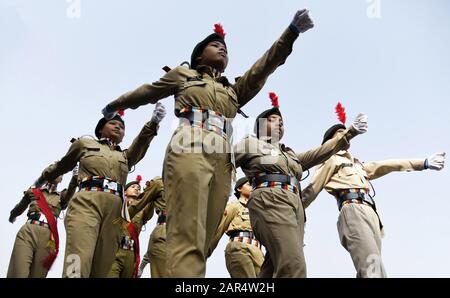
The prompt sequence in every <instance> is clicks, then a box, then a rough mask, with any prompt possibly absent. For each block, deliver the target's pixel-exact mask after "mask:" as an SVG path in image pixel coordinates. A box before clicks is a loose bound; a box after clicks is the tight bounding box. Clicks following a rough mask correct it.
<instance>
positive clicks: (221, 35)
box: [214, 24, 226, 39]
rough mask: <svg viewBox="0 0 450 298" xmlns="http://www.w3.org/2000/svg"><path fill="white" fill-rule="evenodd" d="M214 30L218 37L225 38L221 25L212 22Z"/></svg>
mask: <svg viewBox="0 0 450 298" xmlns="http://www.w3.org/2000/svg"><path fill="white" fill-rule="evenodd" d="M214 32H216V33H217V35H219V36H220V37H222V38H223V39H225V34H226V33H225V32H224V31H223V27H222V25H220V24H214Z"/></svg>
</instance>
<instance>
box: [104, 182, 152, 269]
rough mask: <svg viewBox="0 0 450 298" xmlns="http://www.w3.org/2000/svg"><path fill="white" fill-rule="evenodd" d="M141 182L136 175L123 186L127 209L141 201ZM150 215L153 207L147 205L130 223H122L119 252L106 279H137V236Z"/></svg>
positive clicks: (138, 256)
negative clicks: (133, 179)
mask: <svg viewBox="0 0 450 298" xmlns="http://www.w3.org/2000/svg"><path fill="white" fill-rule="evenodd" d="M141 180H142V177H141V176H140V175H138V176H137V177H136V180H135V181H131V182H129V183H128V184H127V185H126V186H125V199H126V200H127V208H129V207H130V206H132V205H136V204H137V202H139V200H140V199H141V196H140V194H141V185H140V183H141ZM152 215H153V207H152V205H150V204H147V205H145V207H144V208H143V209H142V210H140V211H139V212H137V213H136V215H134V216H133V217H132V220H131V222H127V221H122V235H121V238H120V245H119V250H118V251H117V253H116V259H115V260H114V263H113V265H112V268H111V271H110V272H109V275H108V277H110V278H132V277H137V270H138V268H139V261H140V245H139V234H140V233H141V230H142V227H143V226H144V225H145V224H146V223H147V222H148V221H149V220H150V219H151V218H152ZM130 217H131V216H130Z"/></svg>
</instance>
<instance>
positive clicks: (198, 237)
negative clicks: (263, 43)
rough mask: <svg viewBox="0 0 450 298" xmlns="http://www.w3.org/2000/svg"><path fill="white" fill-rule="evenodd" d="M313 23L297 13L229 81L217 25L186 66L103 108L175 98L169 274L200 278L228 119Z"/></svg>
mask: <svg viewBox="0 0 450 298" xmlns="http://www.w3.org/2000/svg"><path fill="white" fill-rule="evenodd" d="M312 27H313V24H312V21H311V20H310V18H309V16H308V11H307V10H301V11H298V12H297V13H296V15H295V16H294V19H293V21H292V23H291V25H290V26H289V28H287V29H286V30H285V31H284V32H283V34H282V35H281V37H280V38H279V39H278V40H277V41H276V42H275V43H274V44H273V45H272V47H271V48H270V49H269V50H268V51H267V52H266V53H265V54H264V55H263V56H262V57H261V58H260V59H259V60H258V61H256V63H255V64H254V65H253V66H252V67H251V68H250V69H249V70H248V71H247V72H246V73H245V74H244V75H243V76H242V77H240V79H238V80H237V82H236V84H234V85H231V84H230V83H229V81H228V80H227V78H226V77H224V76H222V73H223V72H224V71H225V68H226V66H227V64H228V54H227V48H226V44H225V40H224V36H225V33H224V32H223V29H222V28H221V27H220V26H219V25H217V26H216V30H215V31H216V33H213V34H211V35H209V36H208V37H206V38H205V39H204V40H203V41H201V42H200V43H199V44H197V46H196V47H195V48H194V51H193V53H192V55H191V65H190V66H191V68H186V67H183V66H179V67H176V68H175V69H173V70H170V71H168V72H167V74H166V75H165V76H164V77H163V78H161V79H160V80H159V81H156V82H154V83H153V84H145V85H142V86H141V87H139V88H137V89H136V90H134V91H131V92H128V93H126V94H124V95H122V96H121V97H119V98H118V99H117V100H115V101H113V102H111V103H110V104H108V105H107V106H106V107H105V108H104V109H103V113H104V115H105V117H106V118H110V117H112V116H114V114H115V111H117V110H119V109H125V108H134V109H135V108H138V107H139V106H141V105H145V104H149V103H156V102H158V100H160V99H162V98H165V97H168V96H171V95H174V96H175V115H176V116H177V117H179V118H180V126H179V127H178V129H176V131H175V132H174V135H173V136H172V140H171V142H170V144H169V145H168V147H167V150H166V156H165V159H164V167H163V180H164V185H165V189H166V201H167V210H168V214H167V247H168V257H167V260H168V264H167V266H168V275H169V276H170V277H204V276H205V272H206V254H207V252H208V249H209V244H210V242H211V239H212V237H213V235H214V232H215V231H216V228H217V226H218V224H219V222H220V219H221V215H222V213H223V211H224V209H225V206H226V202H227V200H228V196H229V192H230V190H231V173H232V168H233V166H232V157H231V154H229V153H228V152H229V151H230V144H229V142H230V137H231V131H230V129H229V128H230V127H231V120H232V119H233V118H234V117H235V116H236V113H237V112H238V110H239V109H240V108H241V107H243V106H244V105H245V104H246V103H247V102H249V101H250V100H251V99H252V98H253V97H254V96H255V95H256V94H257V93H258V92H259V91H260V90H261V88H262V87H263V86H264V84H265V82H266V80H267V78H268V77H269V75H270V74H272V73H273V72H274V71H275V70H276V69H277V68H278V66H280V65H282V64H283V63H284V62H285V61H286V59H287V57H288V56H289V54H290V53H291V52H292V46H293V44H294V42H295V40H296V39H297V37H298V35H299V34H300V33H302V32H305V31H307V30H308V29H310V28H312Z"/></svg>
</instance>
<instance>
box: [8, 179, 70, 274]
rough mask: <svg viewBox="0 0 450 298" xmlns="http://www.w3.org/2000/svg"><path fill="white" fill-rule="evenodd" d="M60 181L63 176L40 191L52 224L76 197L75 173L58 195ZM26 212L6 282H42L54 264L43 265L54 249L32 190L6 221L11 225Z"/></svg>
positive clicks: (47, 227) (44, 218)
mask: <svg viewBox="0 0 450 298" xmlns="http://www.w3.org/2000/svg"><path fill="white" fill-rule="evenodd" d="M61 180H62V176H60V177H58V178H56V179H55V181H52V182H51V183H48V184H47V185H45V186H44V187H43V188H41V190H42V193H43V195H44V197H45V200H46V201H47V205H48V206H49V207H50V208H51V211H52V213H53V216H54V217H55V220H57V219H58V217H59V215H60V213H61V210H65V209H66V208H67V204H68V203H69V200H70V199H71V197H72V196H73V194H74V193H75V190H76V187H77V171H76V170H74V175H73V176H72V179H71V181H70V183H69V188H68V189H67V190H63V191H62V192H61V193H59V192H57V191H56V188H57V186H58V184H59V183H60V182H61ZM27 208H28V213H27V216H28V220H27V222H26V224H24V225H23V226H22V228H20V230H19V232H18V233H17V236H16V241H15V242H14V249H13V251H12V254H11V260H10V262H9V268H8V274H7V277H8V278H29V277H31V278H44V277H46V276H47V273H48V271H49V269H50V267H51V265H52V263H53V262H52V261H50V263H48V264H46V263H47V262H46V261H45V260H46V259H47V258H48V257H49V255H50V253H51V251H52V250H53V249H55V247H54V245H55V244H54V242H55V240H54V239H52V238H51V236H52V235H51V231H50V227H49V224H48V221H47V219H46V216H45V215H44V214H43V212H42V210H41V208H40V207H39V205H38V202H37V198H36V197H35V195H34V193H33V191H32V189H29V190H27V191H26V192H24V196H23V198H22V200H21V201H20V202H19V203H18V204H17V205H16V206H15V207H14V209H12V210H11V215H10V217H9V221H10V222H11V223H13V222H14V221H15V219H16V217H17V216H20V215H21V214H22V213H23V212H24V211H25V210H26V209H27ZM49 246H50V247H49ZM55 257H56V256H55Z"/></svg>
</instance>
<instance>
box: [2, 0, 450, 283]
mask: <svg viewBox="0 0 450 298" xmlns="http://www.w3.org/2000/svg"><path fill="white" fill-rule="evenodd" d="M214 3H216V2H214ZM217 3H220V4H213V2H211V1H172V0H166V1H106V0H97V1H89V0H81V15H80V17H79V18H70V17H68V15H67V9H68V7H69V6H70V5H71V4H70V3H69V2H67V1H65V0H52V1H30V0H29V1H23V0H14V1H12V0H0V37H1V39H0V40H1V42H0V111H1V117H0V123H1V127H2V131H3V134H2V145H1V146H0V156H2V163H1V171H0V181H1V186H2V187H0V197H1V198H2V201H3V204H2V206H3V207H2V208H1V209H0V218H1V219H2V223H3V224H2V225H1V226H0V239H2V245H1V249H0V276H6V272H7V268H8V263H9V258H10V254H11V251H12V247H13V243H14V239H15V236H16V233H17V231H18V230H19V229H20V227H21V225H22V224H23V223H24V221H25V220H26V215H25V214H24V215H22V216H21V217H19V218H18V219H17V221H16V223H15V224H14V225H11V224H10V223H8V221H7V220H8V216H9V211H10V210H11V209H12V208H13V206H14V205H15V204H16V203H17V202H18V201H19V200H20V199H21V196H22V192H23V191H24V190H26V189H27V188H28V187H29V186H30V185H31V184H32V183H33V181H34V180H35V179H36V178H37V177H38V176H39V174H40V173H41V171H42V170H43V169H44V167H45V166H47V165H48V164H49V163H51V162H53V161H55V160H57V159H59V158H61V157H62V156H63V155H64V154H65V152H66V151H67V149H68V147H69V146H70V143H69V141H70V139H71V138H72V137H78V136H81V135H84V134H93V130H94V127H95V125H96V123H97V121H98V119H99V118H100V116H101V115H100V110H101V108H102V107H103V106H104V105H105V104H106V103H108V102H109V101H111V100H113V99H115V98H117V97H118V96H119V95H121V94H123V93H125V92H127V91H129V90H132V89H134V88H136V87H138V86H140V85H141V84H142V83H146V82H152V81H155V80H156V79H158V78H160V77H161V76H162V75H163V71H162V70H161V67H163V66H164V65H169V66H171V67H174V66H176V65H178V64H180V63H181V62H182V61H185V60H189V58H190V54H191V51H192V49H193V47H194V46H195V44H196V43H197V42H198V41H200V40H201V39H203V38H204V37H205V36H207V35H208V34H210V33H211V32H212V28H213V24H214V23H217V22H220V23H222V25H223V26H224V29H225V32H227V36H226V41H227V45H228V49H229V55H230V63H229V66H228V69H227V71H226V73H225V74H226V75H227V76H228V77H229V78H230V80H233V79H234V77H236V76H239V75H241V74H243V72H244V71H246V70H247V69H248V67H250V66H251V64H252V63H253V62H255V61H256V59H257V58H259V57H260V56H261V55H262V54H263V53H264V51H265V50H266V49H268V47H269V46H270V45H271V44H272V42H273V41H275V39H276V38H278V37H279V35H280V34H281V32H282V31H283V30H284V29H285V28H286V27H287V26H288V25H289V22H290V21H291V18H292V16H293V15H294V13H295V11H296V10H297V9H300V8H303V7H308V8H309V9H310V11H311V16H312V18H313V20H314V23H315V28H314V29H313V30H311V31H309V32H307V33H305V34H304V35H301V36H300V38H299V39H298V40H297V42H296V44H295V46H294V51H293V53H292V55H291V56H290V57H289V59H288V60H287V63H286V64H285V65H284V66H282V67H281V68H279V69H278V70H277V71H276V73H275V74H274V75H272V76H271V77H270V78H269V80H268V82H267V84H266V86H265V87H264V88H263V90H262V91H261V92H260V94H259V95H258V96H257V97H256V98H255V99H254V100H253V101H251V102H250V103H249V104H248V105H247V106H245V107H244V111H245V112H246V113H247V114H249V115H252V116H256V115H257V114H259V113H260V112H261V111H262V110H264V109H266V108H268V107H269V106H270V102H269V99H268V97H267V94H268V92H269V91H276V92H277V93H278V95H279V98H280V105H281V109H282V112H283V115H284V121H285V125H286V134H285V138H284V140H283V142H284V143H286V144H287V145H289V146H290V147H292V148H294V149H295V150H297V151H305V150H308V149H310V148H313V147H315V146H318V145H320V142H321V139H322V135H323V133H324V131H325V130H326V129H327V128H328V127H329V126H330V125H332V124H334V123H336V122H337V119H336V117H335V114H334V106H335V105H336V103H337V102H338V101H342V103H343V104H344V106H345V107H346V109H347V113H348V118H349V122H351V121H352V120H353V118H354V117H355V116H356V114H357V113H358V112H361V111H362V112H366V113H367V114H368V115H369V132H368V133H367V134H366V135H363V136H361V137H358V138H357V139H355V140H354V141H353V142H352V148H351V152H352V153H353V154H354V155H355V156H356V157H358V158H360V159H361V160H363V161H372V160H383V159H390V158H425V157H428V156H429V155H431V154H433V153H435V152H439V151H447V152H449V151H450V150H449V148H450V140H449V132H450V120H449V107H450V105H449V103H448V102H449V101H448V100H449V95H450V58H449V53H450V18H449V13H450V2H448V1H445V0H441V1H439V0H433V1H425V0H416V1H406V0H398V1H386V0H381V2H380V3H381V11H380V14H381V15H380V18H373V15H370V14H369V15H368V12H367V10H368V7H369V6H370V5H371V4H370V3H368V2H367V1H365V0H349V1H331V0H320V1H317V0H315V1H266V0H247V1H239V2H238V1H222V2H217ZM370 16H372V18H371V17H370ZM163 103H164V104H165V105H166V107H167V108H168V110H169V111H170V113H168V116H167V117H166V118H165V119H164V121H163V123H162V125H161V130H160V132H159V135H158V136H157V137H156V138H155V139H154V141H153V142H152V144H151V147H150V150H149V152H148V154H147V156H146V157H145V159H144V160H143V161H142V162H141V163H140V164H139V165H138V166H137V169H136V171H135V172H134V173H133V174H131V176H130V179H131V178H132V179H134V178H135V176H136V175H137V174H141V175H143V177H144V179H150V178H152V177H153V176H156V175H160V173H161V169H162V162H163V158H164V151H165V148H166V145H167V144H168V142H169V139H170V136H171V134H172V133H171V131H172V130H173V121H174V120H175V116H174V115H173V112H172V111H173V98H170V99H166V100H164V101H163ZM152 111H153V106H152V105H148V106H144V107H141V108H139V109H138V110H128V111H127V112H126V116H125V119H126V131H127V135H126V137H125V140H124V143H123V144H122V145H123V146H122V147H123V148H126V147H127V146H128V145H129V144H131V141H132V139H133V137H134V136H135V135H136V134H137V133H138V131H139V130H140V128H141V127H142V126H143V124H144V123H145V122H146V121H148V120H149V119H150V117H151V113H152ZM239 123H241V124H242V123H243V120H242V117H241V116H237V118H236V121H235V124H239ZM250 125H252V123H250ZM449 178H450V175H449V170H448V168H447V169H444V170H443V171H441V172H432V171H425V172H417V173H393V174H391V175H388V176H386V177H383V178H381V179H379V180H376V181H375V182H374V183H373V184H374V186H375V188H376V191H377V196H376V198H375V199H376V200H377V203H378V208H379V212H380V214H381V217H382V220H383V222H384V224H385V227H386V237H385V239H384V242H383V259H384V263H385V266H386V269H387V272H388V275H389V276H391V277H450V255H449V251H450V237H449V236H450V235H449V234H450V233H449V231H448V227H449V226H450V217H449V215H448V214H449V210H450V201H449V199H450V198H449V195H448V193H447V191H446V190H445V187H446V186H448V183H449V182H450V179H449ZM69 180H70V177H69V175H66V176H65V179H64V181H63V185H66V184H67V183H68V181H69ZM306 185H307V181H304V182H303V187H305V186H306ZM337 216H338V211H337V206H336V203H335V201H334V199H333V198H332V197H331V196H330V195H328V194H327V193H325V192H323V193H322V194H321V195H320V196H319V197H318V199H317V200H316V202H314V203H313V205H312V206H311V207H310V208H309V209H308V210H307V218H308V222H307V225H306V238H305V242H306V247H305V254H306V260H307V266H308V276H309V277H354V276H355V270H354V268H353V264H352V262H351V259H350V256H349V255H348V253H347V252H346V251H345V250H344V248H342V247H341V245H340V243H339V239H338V235H337V230H336V221H337ZM155 220H156V218H153V220H152V221H151V222H150V223H148V224H147V229H146V231H144V232H143V233H142V234H141V238H140V239H141V243H142V244H141V246H142V249H141V250H142V251H145V250H146V245H147V242H148V238H149V235H150V232H151V230H153V227H154V225H155ZM59 230H60V237H61V252H60V255H59V257H58V259H57V261H56V264H55V265H54V268H53V269H52V271H51V272H50V274H49V276H50V277H59V276H60V275H61V272H62V262H63V256H64V247H65V231H64V228H63V223H62V221H60V223H59ZM226 243H227V240H226V238H225V237H224V238H223V239H222V241H221V242H220V244H219V246H218V248H217V249H216V251H215V252H214V254H213V256H212V257H211V259H210V260H209V261H208V265H207V277H228V276H229V275H228V272H227V270H226V267H225V259H224V253H223V250H224V248H225V245H226ZM144 276H149V273H148V267H147V269H146V271H145V273H144Z"/></svg>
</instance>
